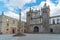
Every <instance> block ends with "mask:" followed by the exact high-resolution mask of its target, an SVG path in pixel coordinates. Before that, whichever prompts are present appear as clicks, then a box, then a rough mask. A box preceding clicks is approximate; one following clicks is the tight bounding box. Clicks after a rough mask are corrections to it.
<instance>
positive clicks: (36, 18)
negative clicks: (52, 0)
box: [26, 3, 50, 32]
mask: <svg viewBox="0 0 60 40" xmlns="http://www.w3.org/2000/svg"><path fill="white" fill-rule="evenodd" d="M49 15H50V8H49V6H47V4H46V3H45V4H44V6H43V7H41V10H31V8H30V10H29V11H28V12H27V19H26V20H27V32H49V17H50V16H49Z"/></svg>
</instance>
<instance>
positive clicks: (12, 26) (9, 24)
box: [0, 14, 24, 34]
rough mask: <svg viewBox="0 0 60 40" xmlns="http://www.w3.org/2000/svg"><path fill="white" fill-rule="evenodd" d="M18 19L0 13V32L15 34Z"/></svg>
mask: <svg viewBox="0 0 60 40" xmlns="http://www.w3.org/2000/svg"><path fill="white" fill-rule="evenodd" d="M18 22H19V20H18V19H15V18H11V17H8V16H5V15H4V14H2V15H0V32H1V33H3V34H16V33H17V30H18ZM23 23H24V22H21V32H23V29H24V24H23Z"/></svg>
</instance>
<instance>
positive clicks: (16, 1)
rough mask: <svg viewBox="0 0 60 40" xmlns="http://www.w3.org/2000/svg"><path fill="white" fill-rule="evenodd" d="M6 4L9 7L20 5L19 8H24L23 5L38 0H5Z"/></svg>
mask: <svg viewBox="0 0 60 40" xmlns="http://www.w3.org/2000/svg"><path fill="white" fill-rule="evenodd" d="M4 2H5V4H6V6H7V7H8V8H9V7H18V8H23V6H24V5H25V4H26V3H30V2H36V0H10V1H9V2H7V1H6V0H5V1H4Z"/></svg>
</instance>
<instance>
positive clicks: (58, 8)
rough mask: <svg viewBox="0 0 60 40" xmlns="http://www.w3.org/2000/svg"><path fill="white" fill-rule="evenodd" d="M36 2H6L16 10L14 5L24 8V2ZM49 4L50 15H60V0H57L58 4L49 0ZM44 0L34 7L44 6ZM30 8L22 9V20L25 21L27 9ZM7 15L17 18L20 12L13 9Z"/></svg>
mask: <svg viewBox="0 0 60 40" xmlns="http://www.w3.org/2000/svg"><path fill="white" fill-rule="evenodd" d="M31 1H32V2H36V0H10V2H9V3H8V4H7V3H6V2H5V3H6V6H7V7H8V8H9V9H10V10H12V11H13V10H14V9H13V8H14V7H18V8H23V6H24V4H25V3H29V2H31ZM46 2H47V5H49V6H50V9H51V11H50V15H51V16H55V15H60V0H57V1H56V2H58V4H57V5H55V4H54V3H52V2H51V1H50V0H47V1H46ZM44 3H45V2H44V1H42V2H41V4H40V5H38V6H34V7H33V9H40V8H41V7H43V5H44ZM28 10H29V8H27V9H26V10H23V11H22V20H23V21H26V11H28ZM6 15H8V16H10V17H13V16H14V18H17V19H18V17H19V16H18V14H15V13H13V12H11V11H9V12H7V13H6Z"/></svg>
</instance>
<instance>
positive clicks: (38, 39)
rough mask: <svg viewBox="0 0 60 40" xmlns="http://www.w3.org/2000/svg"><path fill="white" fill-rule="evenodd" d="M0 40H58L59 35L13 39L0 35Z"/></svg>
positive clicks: (30, 35) (40, 35)
mask: <svg viewBox="0 0 60 40" xmlns="http://www.w3.org/2000/svg"><path fill="white" fill-rule="evenodd" d="M0 40H60V34H26V36H20V37H13V35H8V34H7V35H0Z"/></svg>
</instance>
